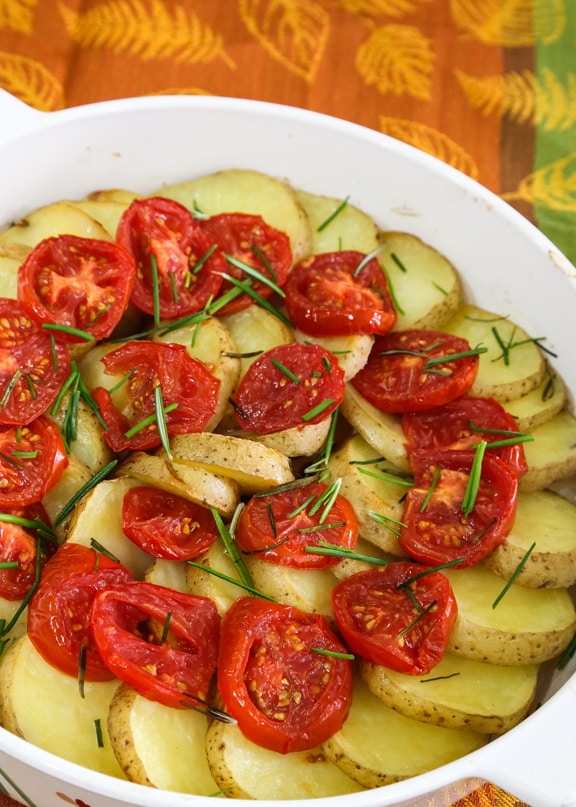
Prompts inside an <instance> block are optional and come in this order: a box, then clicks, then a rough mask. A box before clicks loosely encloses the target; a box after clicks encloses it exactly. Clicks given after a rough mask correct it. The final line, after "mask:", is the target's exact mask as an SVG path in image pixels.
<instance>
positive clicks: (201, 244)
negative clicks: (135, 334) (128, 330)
mask: <svg viewBox="0 0 576 807" xmlns="http://www.w3.org/2000/svg"><path fill="white" fill-rule="evenodd" d="M116 241H117V242H118V243H119V244H120V245H122V246H123V247H124V248H125V249H126V250H127V251H128V252H129V253H130V255H132V257H133V259H134V261H135V263H136V274H135V278H134V285H133V287H132V293H131V298H130V299H131V300H132V302H133V303H134V305H135V306H136V307H137V308H139V309H140V310H141V311H144V312H145V313H147V314H154V307H155V281H154V275H153V269H152V261H153V260H155V262H156V269H157V280H158V297H159V313H160V316H161V317H162V318H163V319H176V318H177V317H182V316H184V315H185V314H193V313H195V312H196V311H200V310H201V309H202V308H204V306H205V305H206V304H207V303H208V302H209V301H210V300H211V299H212V298H213V297H215V296H216V295H217V294H218V292H219V291H220V287H221V285H222V273H223V272H225V271H226V262H225V260H224V258H223V256H222V255H221V253H220V252H219V250H217V249H214V246H215V245H214V240H213V239H212V238H210V237H209V235H208V233H207V232H206V231H205V230H204V228H203V227H202V225H201V224H200V222H199V221H198V220H197V219H195V218H194V216H193V215H192V214H191V213H190V211H189V210H188V209H187V208H185V207H184V206H183V205H181V204H180V203H179V202H176V201H174V200H172V199H165V198H163V197H160V196H153V197H147V198H144V199H135V200H134V201H133V202H132V204H131V205H130V207H129V208H128V209H127V210H126V211H125V212H124V213H123V214H122V217H121V219H120V222H119V224H118V228H117V230H116ZM212 250H213V251H212ZM207 255H208V257H206V256H207Z"/></svg>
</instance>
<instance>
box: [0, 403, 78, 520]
mask: <svg viewBox="0 0 576 807" xmlns="http://www.w3.org/2000/svg"><path fill="white" fill-rule="evenodd" d="M26 453H29V454H31V456H30V457H25V456H23V455H24V454H26ZM67 465H68V456H67V454H66V448H65V446H64V443H63V441H62V437H61V435H60V431H59V430H58V427H57V426H56V425H55V424H54V423H53V422H52V421H51V420H49V419H48V418H47V417H45V416H44V415H42V416H41V417H39V418H36V420H34V421H33V422H32V423H29V424H27V425H26V426H22V427H17V426H0V477H1V478H2V480H3V485H2V487H1V488H0V509H2V510H5V509H6V508H8V509H10V508H19V507H27V506H28V505H31V504H36V503H37V502H39V501H40V500H41V499H42V498H43V497H44V496H45V495H46V493H48V491H49V490H51V488H52V487H54V485H55V484H56V482H58V480H59V479H60V477H61V476H62V473H63V472H64V469H65V468H66V467H67Z"/></svg>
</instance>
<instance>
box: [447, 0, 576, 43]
mask: <svg viewBox="0 0 576 807" xmlns="http://www.w3.org/2000/svg"><path fill="white" fill-rule="evenodd" d="M570 2H572V0H570ZM450 10H451V13H452V18H453V20H454V22H455V23H456V25H457V26H458V28H460V29H462V30H463V31H466V32H467V33H469V34H471V35H472V36H473V37H475V38H476V39H478V40H480V42H485V43H486V44H487V45H500V46H502V47H505V48H521V47H530V46H532V45H534V43H535V42H539V41H540V42H543V43H544V44H550V43H551V42H555V41H556V40H557V39H558V38H559V37H560V35H561V34H562V32H563V30H564V28H565V26H566V9H565V7H564V0H450Z"/></svg>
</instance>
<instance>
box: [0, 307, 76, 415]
mask: <svg viewBox="0 0 576 807" xmlns="http://www.w3.org/2000/svg"><path fill="white" fill-rule="evenodd" d="M56 336H57V335H56ZM69 374H70V357H69V355H68V350H67V348H66V345H65V344H64V342H63V341H62V340H61V339H60V338H54V340H53V342H52V339H51V337H50V334H49V333H48V331H46V330H43V329H42V328H41V327H40V326H39V325H38V324H37V322H36V321H35V319H34V316H33V312H32V311H31V309H30V307H29V306H28V305H27V304H26V303H23V302H20V301H18V300H9V299H7V298H0V423H5V424H13V425H26V424H28V423H31V422H32V421H33V420H35V419H36V418H37V417H39V416H40V415H42V414H44V412H45V411H46V410H47V409H48V407H50V406H51V405H52V404H53V403H54V401H55V400H56V397H57V395H58V393H59V392H60V389H61V388H62V385H63V383H64V382H65V380H66V378H67V377H68V375H69Z"/></svg>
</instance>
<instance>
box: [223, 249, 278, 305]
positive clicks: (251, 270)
mask: <svg viewBox="0 0 576 807" xmlns="http://www.w3.org/2000/svg"><path fill="white" fill-rule="evenodd" d="M223 255H224V257H225V258H226V261H227V262H228V263H229V264H230V266H234V267H235V268H236V269H239V270H240V271H241V272H243V273H244V274H246V275H248V276H249V277H251V278H253V279H254V280H256V281H257V282H258V283H261V284H262V285H263V286H268V288H269V289H272V291H273V292H275V293H276V294H277V295H278V296H279V297H286V292H285V291H284V290H283V289H281V288H280V286H278V285H277V284H276V283H275V282H274V281H273V280H271V279H270V278H269V277H267V276H266V275H265V274H264V273H263V272H259V271H258V269H256V268H255V267H254V266H251V265H250V264H249V263H246V262H245V261H241V260H239V259H238V258H235V257H234V255H228V254H227V253H226V252H224V253H223Z"/></svg>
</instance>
